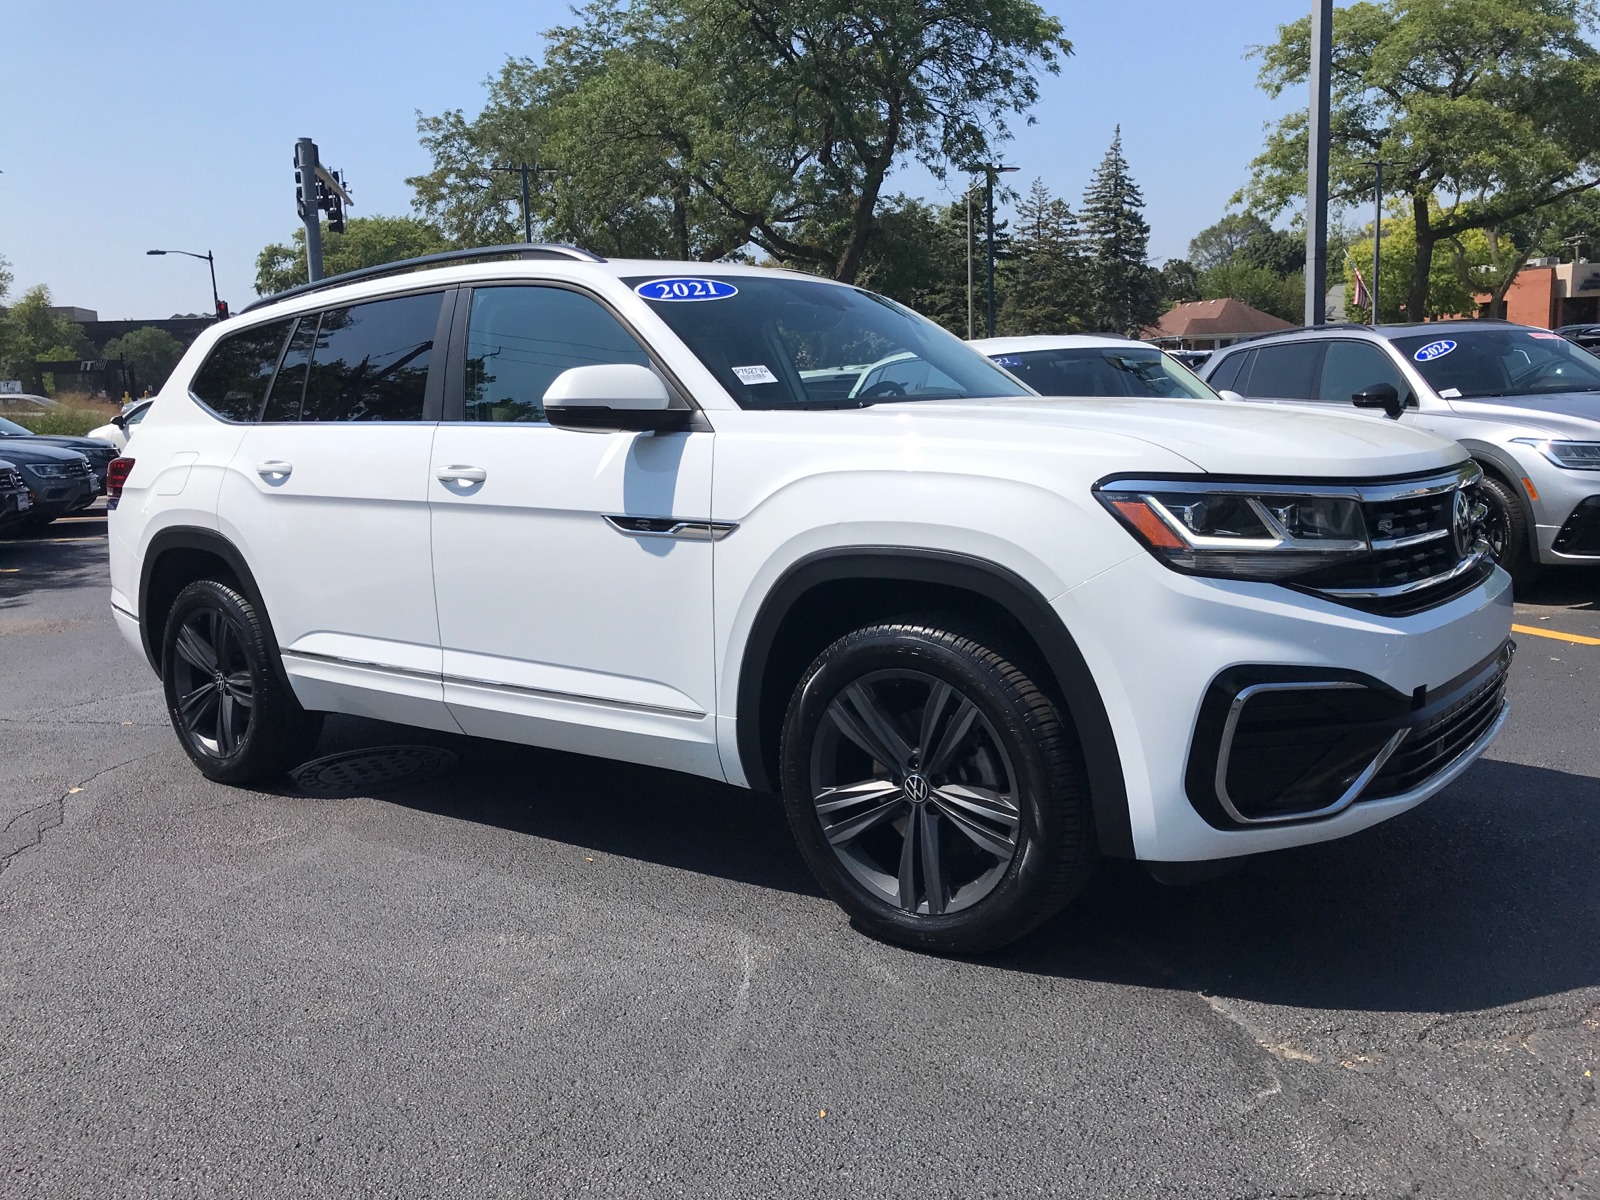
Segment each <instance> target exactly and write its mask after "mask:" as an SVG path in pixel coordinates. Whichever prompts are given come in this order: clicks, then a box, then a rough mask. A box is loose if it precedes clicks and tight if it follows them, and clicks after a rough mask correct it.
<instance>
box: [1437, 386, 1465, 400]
mask: <svg viewBox="0 0 1600 1200" xmlns="http://www.w3.org/2000/svg"><path fill="white" fill-rule="evenodd" d="M1439 399H1441V400H1459V399H1461V389H1460V388H1440V389H1439Z"/></svg>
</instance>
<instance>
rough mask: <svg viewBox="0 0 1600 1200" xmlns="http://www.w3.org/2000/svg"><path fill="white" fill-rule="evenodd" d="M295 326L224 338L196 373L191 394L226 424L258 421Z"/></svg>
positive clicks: (244, 331) (285, 323)
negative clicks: (284, 342)
mask: <svg viewBox="0 0 1600 1200" xmlns="http://www.w3.org/2000/svg"><path fill="white" fill-rule="evenodd" d="M292 323H293V322H292V321H274V322H272V323H271V324H270V325H256V326H254V327H253V328H250V329H241V330H240V331H239V332H238V333H231V334H229V335H228V336H227V337H225V338H223V339H222V340H221V341H219V342H218V343H217V344H216V345H215V346H213V347H212V349H211V353H210V354H209V355H208V356H207V357H206V361H205V362H204V363H203V364H201V367H200V369H199V370H198V371H196V372H195V376H194V379H193V380H192V381H190V383H189V392H190V394H191V395H193V396H194V398H195V399H196V400H198V401H200V403H201V404H203V405H205V406H206V408H208V409H210V410H211V411H212V412H213V413H215V414H216V415H217V416H219V417H221V418H222V419H223V420H225V421H235V422H248V421H255V420H257V419H258V418H259V416H260V413H261V405H262V402H263V401H265V400H266V398H267V388H268V387H269V386H270V385H271V383H272V373H273V372H274V371H275V370H277V367H278V355H279V353H280V352H281V351H282V349H283V341H284V338H286V337H287V336H288V335H289V326H290V325H291V324H292Z"/></svg>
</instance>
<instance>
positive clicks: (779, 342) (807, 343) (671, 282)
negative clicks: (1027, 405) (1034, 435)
mask: <svg viewBox="0 0 1600 1200" xmlns="http://www.w3.org/2000/svg"><path fill="white" fill-rule="evenodd" d="M624 282H625V283H627V284H628V285H629V286H631V287H633V289H634V291H635V292H636V293H638V295H640V296H641V297H643V298H644V300H645V301H646V302H647V303H648V304H649V305H650V307H651V308H652V309H654V310H655V311H656V313H657V314H659V315H660V317H661V319H662V320H664V321H665V322H666V323H667V324H668V325H669V326H671V327H672V331H673V332H674V333H676V334H677V335H678V337H680V338H681V339H683V342H684V344H685V345H687V346H688V347H689V349H691V350H693V351H694V353H695V356H696V357H697V358H698V359H699V360H700V361H701V362H702V363H704V364H705V365H706V368H707V369H708V370H709V371H710V372H711V373H712V374H713V375H715V376H716V377H717V381H718V382H719V383H721V384H722V386H723V387H725V388H727V389H728V394H729V395H731V396H732V397H733V398H734V399H735V400H736V401H738V403H739V405H740V406H741V407H743V408H856V407H860V406H863V405H867V404H882V403H885V402H891V401H901V400H964V399H967V398H969V397H974V396H1026V395H1028V394H1029V393H1028V391H1027V389H1026V388H1023V387H1021V386H1020V385H1019V384H1018V383H1017V382H1016V381H1015V380H1013V379H1011V378H1009V377H1008V376H1007V375H1006V374H1005V373H1004V372H1003V371H1000V370H998V369H996V368H995V366H994V365H993V364H992V363H990V362H989V360H988V359H986V358H984V357H983V355H981V354H979V353H977V352H976V351H974V350H971V349H969V348H968V347H967V346H965V345H964V344H962V343H961V342H960V341H959V340H957V339H956V338H955V337H953V336H952V335H951V334H948V333H946V332H945V331H944V330H942V329H940V328H939V327H938V326H937V325H935V324H934V323H933V322H932V321H929V320H927V319H926V318H923V317H919V316H918V315H917V314H916V313H914V312H912V311H911V310H910V309H907V308H902V307H901V306H900V305H898V304H896V303H894V301H892V300H886V299H884V298H883V297H882V296H875V295H873V294H872V293H871V292H864V291H862V290H860V289H859V288H852V287H841V286H839V285H838V284H832V283H821V282H817V283H812V282H810V281H809V280H805V279H792V278H787V277H784V276H781V275H776V274H775V275H773V277H772V278H770V279H763V278H761V277H759V276H754V277H753V276H749V275H739V276H734V277H720V278H719V277H712V276H695V277H692V278H691V277H684V276H667V277H656V276H652V277H648V278H644V277H641V278H638V279H628V280H625V281H624Z"/></svg>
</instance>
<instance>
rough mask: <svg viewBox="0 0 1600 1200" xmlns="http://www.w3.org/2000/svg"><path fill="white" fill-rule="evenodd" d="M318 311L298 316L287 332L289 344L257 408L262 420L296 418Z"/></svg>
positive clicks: (304, 386) (314, 341)
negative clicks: (294, 324)
mask: <svg viewBox="0 0 1600 1200" xmlns="http://www.w3.org/2000/svg"><path fill="white" fill-rule="evenodd" d="M320 318H321V314H320V313H308V314H307V315H305V316H303V317H301V318H300V322H299V324H297V325H296V326H295V328H294V332H293V333H291V334H290V335H289V347H288V349H286V350H285V351H284V352H283V362H282V363H281V364H280V365H279V367H278V375H277V378H275V379H274V380H273V381H272V391H271V392H269V393H268V394H267V403H266V406H265V407H264V408H263V409H262V410H261V419H262V420H263V421H298V420H299V419H300V402H301V401H302V400H303V399H304V398H305V392H306V371H307V370H308V369H309V368H310V366H311V351H312V350H313V349H314V348H315V347H316V344H317V322H318V320H320Z"/></svg>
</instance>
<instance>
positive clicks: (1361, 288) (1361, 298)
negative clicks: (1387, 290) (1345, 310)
mask: <svg viewBox="0 0 1600 1200" xmlns="http://www.w3.org/2000/svg"><path fill="white" fill-rule="evenodd" d="M1344 257H1345V261H1346V262H1348V263H1349V264H1350V274H1352V275H1354V276H1355V277H1356V300H1355V306H1356V307H1357V308H1370V307H1371V306H1372V297H1371V296H1369V295H1368V294H1367V281H1366V280H1365V279H1363V278H1361V270H1360V268H1359V267H1357V266H1356V264H1355V261H1354V260H1353V259H1352V258H1351V257H1350V251H1348V250H1346V251H1345V252H1344Z"/></svg>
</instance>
